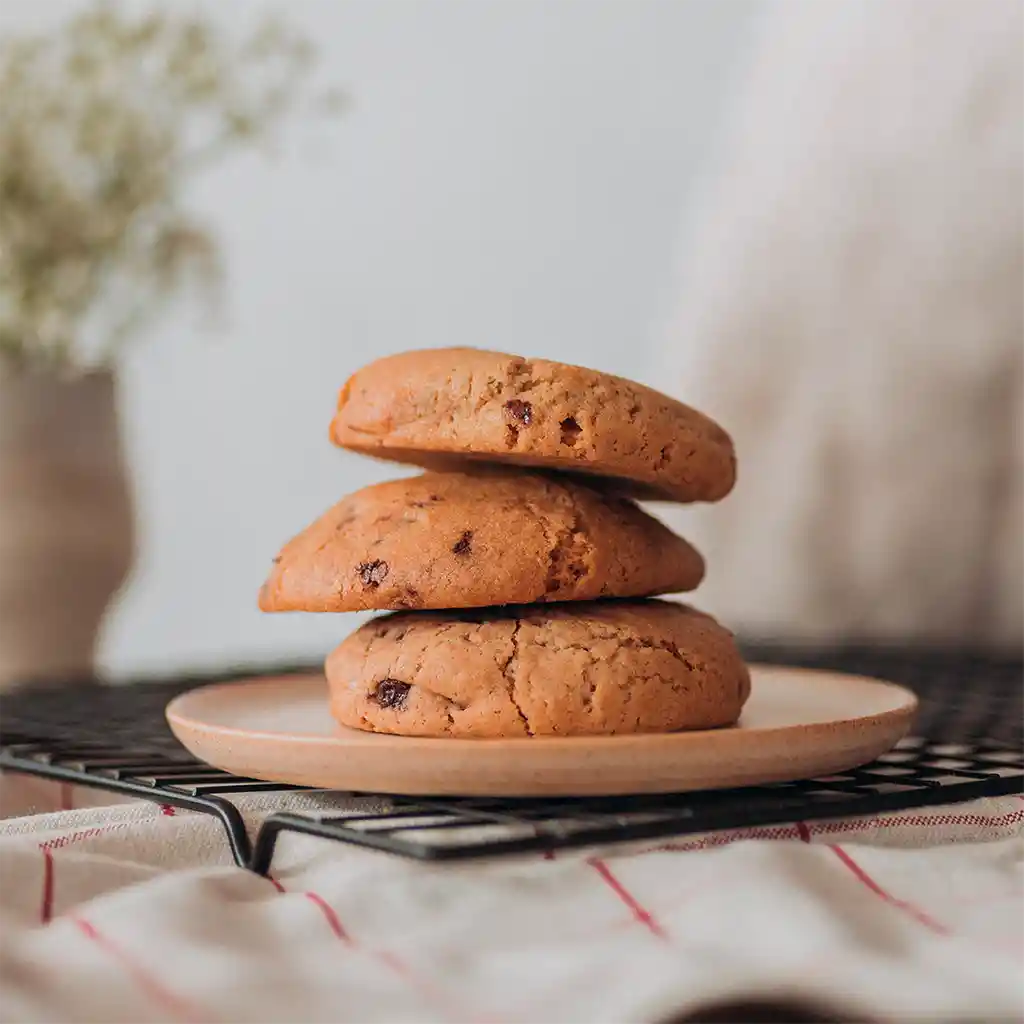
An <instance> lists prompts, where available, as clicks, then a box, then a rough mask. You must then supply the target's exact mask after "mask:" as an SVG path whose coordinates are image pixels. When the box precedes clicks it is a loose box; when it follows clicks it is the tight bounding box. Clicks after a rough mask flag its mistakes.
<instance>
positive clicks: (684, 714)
mask: <svg viewBox="0 0 1024 1024" xmlns="http://www.w3.org/2000/svg"><path fill="white" fill-rule="evenodd" d="M326 669H327V680H328V683H329V685H330V693H331V712H332V714H333V715H334V717H335V718H336V719H337V720H338V721H339V722H340V723H341V724H342V725H347V726H351V727H352V728H356V729H364V730H369V731H372V732H387V733H398V734H400V735H404V736H451V737H467V738H470V737H472V738H476V737H479V738H485V737H499V736H505V737H516V736H519V737H525V736H594V735H605V734H618V733H646V732H672V731H676V730H680V729H710V728H713V727H716V726H724V725H730V724H732V723H733V722H735V721H736V719H737V718H738V717H739V714H740V709H741V708H742V707H743V704H744V702H745V701H746V699H747V697H748V696H749V694H750V677H749V675H748V673H747V668H746V666H745V665H744V663H743V660H742V658H741V657H740V653H739V651H738V650H737V648H736V644H735V642H734V641H733V637H732V634H731V633H730V632H729V631H728V630H727V629H725V628H724V627H722V626H720V625H719V624H718V623H717V622H715V620H714V619H712V618H711V617H710V616H708V615H705V614H703V613H702V612H698V611H695V610H694V609H692V608H689V607H687V606H685V605H681V604H674V603H670V602H666V601H595V602H590V603H586V604H578V605H554V606H551V607H547V608H538V607H527V608H508V609H488V610H486V611H483V612H475V613H473V612H463V613H457V612H454V613H448V614H445V613H436V612H433V613H432V612H405V613H399V614H396V615H389V616H384V617H381V618H377V619H374V620H372V621H370V622H368V623H366V624H365V625H363V626H362V627H361V628H360V629H358V630H356V632H355V633H353V634H352V635H351V636H350V637H349V638H348V639H347V640H345V641H344V642H343V643H342V644H341V646H339V647H338V648H337V649H336V650H335V651H334V652H333V653H332V654H331V655H330V656H329V657H328V658H327V666H326Z"/></svg>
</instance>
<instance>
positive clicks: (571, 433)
mask: <svg viewBox="0 0 1024 1024" xmlns="http://www.w3.org/2000/svg"><path fill="white" fill-rule="evenodd" d="M559 426H560V427H561V428H562V444H564V445H568V446H569V447H570V448H572V446H573V445H574V444H576V438H577V437H579V436H580V434H581V433H583V428H582V427H581V426H580V425H579V424H578V423H577V422H576V420H575V418H574V417H572V416H566V418H565V419H564V420H562V422H561V423H560V424H559Z"/></svg>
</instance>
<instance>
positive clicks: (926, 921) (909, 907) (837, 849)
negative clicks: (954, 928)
mask: <svg viewBox="0 0 1024 1024" xmlns="http://www.w3.org/2000/svg"><path fill="white" fill-rule="evenodd" d="M828 848H829V849H830V850H831V851H832V852H833V853H834V854H835V855H836V856H837V857H838V858H839V859H840V860H841V861H842V862H843V864H845V865H846V867H847V868H848V869H849V870H850V872H851V873H852V874H853V876H854V877H855V878H856V879H857V880H858V881H859V882H861V883H862V884H863V885H865V886H867V888H869V889H870V890H871V891H872V892H873V893H874V894H875V895H876V896H878V897H879V898H881V899H883V900H885V902H886V903H888V904H890V905H891V906H893V907H896V908H897V909H899V910H902V911H903V912H904V913H905V914H909V915H910V916H911V917H912V918H914V920H915V921H917V922H918V923H919V924H923V925H924V926H925V928H928V929H930V930H931V931H933V932H935V933H936V934H938V935H948V934H949V929H948V928H947V927H946V926H945V925H942V924H939V922H938V921H936V920H935V919H934V918H931V917H929V916H928V915H927V914H926V913H925V912H924V911H923V910H919V909H918V908H917V907H915V906H914V905H913V904H912V903H908V902H907V901H906V900H900V899H897V898H896V897H895V896H893V895H892V893H890V892H888V891H887V890H886V889H883V888H882V887H881V886H880V885H879V884H878V883H877V882H876V881H875V880H874V879H873V878H872V877H871V876H870V875H869V874H868V873H867V872H866V871H865V870H864V869H863V868H862V867H861V866H860V865H859V864H858V863H857V862H856V861H855V860H854V859H853V858H852V857H851V856H850V855H849V854H848V853H847V852H846V851H845V850H844V849H843V848H842V847H841V846H838V845H833V844H829V847H828Z"/></svg>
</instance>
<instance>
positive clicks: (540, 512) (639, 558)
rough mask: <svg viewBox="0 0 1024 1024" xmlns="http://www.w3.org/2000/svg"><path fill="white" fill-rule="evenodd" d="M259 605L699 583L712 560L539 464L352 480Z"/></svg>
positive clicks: (284, 563)
mask: <svg viewBox="0 0 1024 1024" xmlns="http://www.w3.org/2000/svg"><path fill="white" fill-rule="evenodd" d="M274 562H275V564H274V567H273V569H272V571H271V573H270V576H269V578H268V579H267V582H266V583H265V584H264V585H263V589H262V590H261V591H260V608H262V609H263V611H268V612H275V611H316V612H349V611H365V610H370V609H401V608H478V607H485V606H488V605H501V604H533V603H536V602H546V601H585V600H593V599H595V598H599V597H646V596H651V595H655V594H668V593H675V592H678V591H684V590H693V589H694V588H695V587H696V586H697V585H698V583H700V581H701V578H702V577H703V575H704V560H703V559H702V558H701V556H700V554H699V553H698V552H697V551H696V550H695V549H694V548H693V547H691V546H690V545H689V544H688V543H687V542H686V541H685V540H683V539H682V538H681V537H677V536H676V535H675V534H674V533H672V531H671V530H669V529H668V528H667V527H666V526H664V525H662V524H661V523H660V522H658V520H656V519H654V518H653V517H651V516H649V515H647V513H646V512H644V511H642V510H641V509H640V508H639V507H638V506H637V505H635V504H633V502H631V501H629V500H627V499H624V498H616V497H610V496H607V495H604V494H600V493H598V492H597V491H594V490H591V489H590V488H589V487H587V486H585V485H583V484H579V483H576V482H575V481H571V480H563V479H556V478H552V477H548V476H544V475H540V474H534V473H518V472H501V471H481V472H476V473H472V474H464V473H425V474H423V475H422V476H415V477H409V478H407V479H403V480H392V481H389V482H388V483H383V484H376V485H375V486H373V487H366V488H364V489H363V490H361V491H356V492H355V493H354V494H351V495H349V496H348V497H347V498H344V499H343V500H342V501H340V502H338V504H337V505H335V506H334V507H333V508H332V509H330V511H328V512H327V513H326V514H325V515H323V516H321V518H320V519H318V520H317V521H316V522H315V523H313V524H312V525H311V526H309V527H308V528H307V529H306V530H304V531H303V532H302V533H300V534H299V535H298V536H297V537H295V538H294V539H293V540H291V541H290V542H289V543H288V544H286V545H285V547H284V548H283V549H282V551H281V553H280V554H279V555H278V557H277V558H276V559H275V560H274Z"/></svg>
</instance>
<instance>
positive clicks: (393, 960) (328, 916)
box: [267, 875, 489, 1024]
mask: <svg viewBox="0 0 1024 1024" xmlns="http://www.w3.org/2000/svg"><path fill="white" fill-rule="evenodd" d="M267 881H268V882H270V884H271V885H273V886H274V888H275V889H277V891H278V892H279V893H284V894H285V895H287V893H288V890H287V889H286V888H285V887H284V886H283V885H282V884H281V883H280V882H279V881H278V880H277V879H276V878H271V877H270V875H267ZM302 895H303V896H305V897H306V899H308V900H309V901H310V902H311V903H313V904H314V905H315V906H316V907H317V908H318V909H319V910H320V912H321V913H322V914H323V916H324V919H325V920H326V921H327V924H328V926H329V927H330V929H331V931H332V932H334V935H335V937H336V938H338V939H340V940H341V941H342V942H344V943H345V945H346V946H348V947H349V949H351V950H353V951H358V952H363V953H366V954H367V955H369V956H372V957H373V958H374V959H375V960H377V961H379V962H380V963H382V964H384V965H385V966H386V967H388V968H389V969H390V970H391V971H393V972H394V973H395V974H398V975H400V976H401V977H402V978H404V979H405V980H406V981H407V982H408V983H409V984H410V985H411V986H412V987H413V988H415V989H416V990H417V991H418V992H419V993H420V994H421V995H423V996H425V997H426V998H427V999H429V1000H431V1002H433V1003H434V1004H435V1005H436V1006H437V1007H438V1008H440V1009H442V1010H444V1011H445V1012H447V1013H449V1014H451V1015H452V1016H453V1017H454V1018H455V1019H457V1020H465V1019H466V1014H465V1012H464V1011H463V1010H462V1009H461V1008H458V1009H453V1007H452V1004H451V1000H449V999H448V998H447V997H446V996H445V994H444V993H443V992H442V991H441V990H440V989H438V988H436V987H435V986H434V985H432V984H431V983H430V982H429V981H427V980H426V979H425V978H422V977H420V976H419V975H417V974H416V973H415V972H414V971H413V970H412V968H410V967H409V965H408V964H406V963H405V962H404V961H403V960H401V959H400V958H399V957H398V956H396V955H395V954H394V953H390V952H388V951H387V950H380V951H378V950H372V949H363V948H362V947H361V946H360V944H359V943H358V942H356V940H355V939H354V938H353V937H352V936H351V935H349V933H348V932H347V931H346V930H345V927H344V926H343V925H342V923H341V920H340V918H339V917H338V914H337V912H336V911H335V909H334V907H332V906H331V905H330V904H329V903H328V902H327V900H325V899H324V898H323V897H322V896H321V895H320V894H319V893H316V892H310V891H305V892H303V893H302ZM476 1020H477V1024H489V1022H488V1020H487V1019H486V1018H476Z"/></svg>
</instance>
